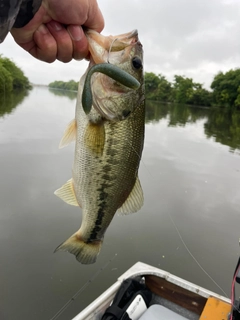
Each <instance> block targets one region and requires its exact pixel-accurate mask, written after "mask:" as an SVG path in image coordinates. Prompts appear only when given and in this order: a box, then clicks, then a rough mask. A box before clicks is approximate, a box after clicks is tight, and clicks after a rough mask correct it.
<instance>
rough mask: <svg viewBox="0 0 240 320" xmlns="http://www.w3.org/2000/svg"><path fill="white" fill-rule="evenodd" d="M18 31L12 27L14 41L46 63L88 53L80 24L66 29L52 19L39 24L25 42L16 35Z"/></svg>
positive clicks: (84, 55)
mask: <svg viewBox="0 0 240 320" xmlns="http://www.w3.org/2000/svg"><path fill="white" fill-rule="evenodd" d="M18 32H19V29H12V35H13V37H14V39H15V41H16V42H17V43H18V44H19V45H20V46H21V47H22V48H23V49H24V50H26V51H28V52H29V53H30V54H31V55H32V56H34V57H35V58H37V59H39V60H42V61H45V62H48V63H51V62H54V61H55V60H56V59H58V60H59V61H62V62H69V61H71V60H72V59H76V60H82V59H84V58H85V57H86V56H87V54H88V42H87V39H86V37H85V34H84V32H83V30H82V27H80V26H75V25H70V26H68V28H67V29H66V28H65V27H64V26H63V25H61V24H60V23H58V22H56V21H53V20H52V21H50V22H48V23H47V24H46V25H44V24H42V25H40V26H39V27H38V29H37V30H36V31H35V32H34V34H33V36H32V39H31V40H30V41H27V42H26V41H23V39H22V38H20V37H19V36H18ZM21 41H23V42H21Z"/></svg>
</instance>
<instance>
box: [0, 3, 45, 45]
mask: <svg viewBox="0 0 240 320" xmlns="http://www.w3.org/2000/svg"><path fill="white" fill-rule="evenodd" d="M41 3H42V0H11V1H9V0H0V8H1V11H0V43H1V42H2V41H3V40H4V39H5V37H6V35H7V33H8V31H9V30H11V28H12V27H15V28H21V27H23V26H25V25H26V24H27V23H28V22H29V21H30V20H31V19H32V18H33V16H34V14H35V13H36V12H37V10H38V9H39V7H40V5H41Z"/></svg>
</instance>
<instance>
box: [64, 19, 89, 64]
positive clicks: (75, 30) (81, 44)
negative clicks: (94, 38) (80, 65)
mask: <svg viewBox="0 0 240 320" xmlns="http://www.w3.org/2000/svg"><path fill="white" fill-rule="evenodd" d="M67 30H68V32H69V34H70V36H71V38H72V44H73V53H72V57H73V58H74V59H75V60H82V59H84V58H85V57H86V56H87V54H88V41H87V38H86V36H85V34H84V32H83V29H82V27H80V26H76V25H70V26H68V28H67Z"/></svg>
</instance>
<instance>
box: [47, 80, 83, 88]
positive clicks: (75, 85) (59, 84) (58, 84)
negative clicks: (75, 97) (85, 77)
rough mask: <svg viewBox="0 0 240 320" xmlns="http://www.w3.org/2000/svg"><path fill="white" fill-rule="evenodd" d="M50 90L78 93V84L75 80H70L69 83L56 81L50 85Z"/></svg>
mask: <svg viewBox="0 0 240 320" xmlns="http://www.w3.org/2000/svg"><path fill="white" fill-rule="evenodd" d="M48 86H49V87H50V88H55V89H61V90H72V91H77V89H78V82H76V81H74V80H70V81H68V82H64V81H59V80H56V81H54V82H51V83H49V85H48Z"/></svg>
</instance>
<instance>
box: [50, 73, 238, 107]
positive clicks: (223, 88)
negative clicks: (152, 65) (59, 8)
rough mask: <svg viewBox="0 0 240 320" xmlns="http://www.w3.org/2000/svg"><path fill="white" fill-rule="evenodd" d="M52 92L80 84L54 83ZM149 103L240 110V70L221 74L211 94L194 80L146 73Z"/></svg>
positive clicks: (212, 86)
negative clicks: (171, 79) (171, 103)
mask: <svg viewBox="0 0 240 320" xmlns="http://www.w3.org/2000/svg"><path fill="white" fill-rule="evenodd" d="M49 87H50V88H57V89H62V90H73V91H77V90H78V82H76V81H74V80H70V81H68V82H64V81H54V82H51V83H50V84H49ZM145 90H146V99H149V100H156V101H161V102H174V103H180V104H190V105H199V106H207V107H210V106H218V107H227V108H230V109H231V108H240V69H235V70H230V71H228V72H226V73H223V72H219V73H218V74H217V75H215V77H214V79H213V81H212V83H211V91H210V90H207V89H205V88H203V84H201V83H198V82H194V81H193V79H192V78H188V77H185V76H180V75H175V76H174V80H173V82H170V81H168V80H167V79H166V77H165V76H164V75H162V74H158V75H156V74H155V73H153V72H145Z"/></svg>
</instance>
